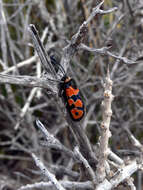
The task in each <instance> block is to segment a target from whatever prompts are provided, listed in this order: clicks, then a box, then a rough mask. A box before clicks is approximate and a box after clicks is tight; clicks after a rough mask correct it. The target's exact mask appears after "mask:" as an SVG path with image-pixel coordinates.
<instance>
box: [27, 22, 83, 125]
mask: <svg viewBox="0 0 143 190" xmlns="http://www.w3.org/2000/svg"><path fill="white" fill-rule="evenodd" d="M29 29H30V32H31V34H32V39H33V42H34V47H35V49H36V51H37V54H38V55H39V58H40V60H41V63H42V65H43V66H44V68H45V70H46V71H49V68H50V70H51V72H52V74H54V75H57V72H58V71H60V72H61V73H62V78H61V80H59V81H58V82H59V96H60V97H62V98H63V100H64V102H65V105H66V108H67V111H68V113H69V114H70V117H71V119H72V120H74V121H80V120H81V119H82V118H83V116H84V114H85V109H84V102H83V100H82V98H81V94H80V91H79V89H78V88H77V85H76V82H75V80H74V79H72V78H70V77H68V76H67V75H66V72H65V70H64V68H63V67H62V65H61V64H60V63H59V62H58V61H57V60H56V59H55V58H54V56H50V60H48V56H47V54H46V51H45V49H44V46H43V44H42V42H41V40H40V38H39V35H38V32H37V30H36V28H35V26H34V25H32V24H31V25H30V26H29ZM53 81H54V80H53ZM55 81H57V80H55Z"/></svg>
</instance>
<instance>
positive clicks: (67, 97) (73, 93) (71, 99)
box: [60, 75, 85, 121]
mask: <svg viewBox="0 0 143 190" xmlns="http://www.w3.org/2000/svg"><path fill="white" fill-rule="evenodd" d="M61 81H63V83H60V96H62V97H63V99H64V102H65V104H66V108H67V111H68V112H69V114H70V116H71V118H72V120H74V121H80V120H81V119H82V118H83V116H84V112H85V110H84V103H83V100H82V99H81V95H80V91H79V89H78V88H77V86H76V83H75V81H74V79H72V78H70V77H67V76H66V75H65V76H64V77H63V78H62V79H61Z"/></svg>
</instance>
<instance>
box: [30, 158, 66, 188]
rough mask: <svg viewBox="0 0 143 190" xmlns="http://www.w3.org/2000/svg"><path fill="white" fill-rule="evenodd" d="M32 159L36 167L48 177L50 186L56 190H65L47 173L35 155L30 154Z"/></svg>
mask: <svg viewBox="0 0 143 190" xmlns="http://www.w3.org/2000/svg"><path fill="white" fill-rule="evenodd" d="M32 157H33V159H34V161H35V163H36V165H37V166H38V167H39V168H40V169H41V171H42V173H43V174H44V175H45V176H47V177H48V179H49V180H50V181H51V182H52V184H53V185H54V186H55V187H56V189H57V190H65V188H64V187H63V186H62V185H61V184H60V183H59V182H58V181H57V179H56V177H55V176H54V175H53V174H52V173H50V172H49V170H48V169H47V168H46V167H45V166H44V164H43V163H42V162H41V160H40V159H39V158H38V157H37V156H36V155H35V154H32Z"/></svg>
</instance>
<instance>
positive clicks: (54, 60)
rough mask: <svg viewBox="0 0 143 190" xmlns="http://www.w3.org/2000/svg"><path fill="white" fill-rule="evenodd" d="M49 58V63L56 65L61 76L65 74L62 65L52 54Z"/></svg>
mask: <svg viewBox="0 0 143 190" xmlns="http://www.w3.org/2000/svg"><path fill="white" fill-rule="evenodd" d="M50 59H51V63H52V64H53V65H54V66H55V67H56V65H58V69H59V70H60V71H61V73H62V74H63V76H65V74H66V72H65V70H64V68H63V66H62V65H61V64H60V63H59V62H58V61H57V60H56V59H55V57H54V55H51V56H50Z"/></svg>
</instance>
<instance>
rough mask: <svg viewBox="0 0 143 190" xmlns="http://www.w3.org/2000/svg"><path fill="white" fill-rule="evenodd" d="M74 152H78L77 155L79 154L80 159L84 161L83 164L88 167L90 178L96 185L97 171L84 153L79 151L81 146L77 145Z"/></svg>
mask: <svg viewBox="0 0 143 190" xmlns="http://www.w3.org/2000/svg"><path fill="white" fill-rule="evenodd" d="M74 152H75V153H76V155H77V156H78V158H79V160H80V161H81V162H82V163H83V165H84V166H85V168H86V169H87V171H88V173H89V175H90V178H91V180H92V182H93V184H94V186H95V185H96V177H95V173H94V171H93V169H92V168H91V166H90V165H89V163H88V161H87V160H86V159H85V158H84V157H83V156H82V154H81V153H80V151H79V148H78V147H77V146H76V147H75V148H74Z"/></svg>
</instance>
